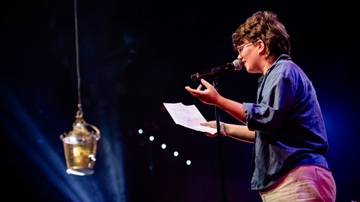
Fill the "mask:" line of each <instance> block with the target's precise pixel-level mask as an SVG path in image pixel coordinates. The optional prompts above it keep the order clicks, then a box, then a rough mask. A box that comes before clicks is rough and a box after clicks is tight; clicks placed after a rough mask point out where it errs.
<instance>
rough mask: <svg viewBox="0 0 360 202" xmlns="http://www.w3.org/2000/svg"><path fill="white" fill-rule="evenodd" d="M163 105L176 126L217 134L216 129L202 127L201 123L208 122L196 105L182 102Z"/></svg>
mask: <svg viewBox="0 0 360 202" xmlns="http://www.w3.org/2000/svg"><path fill="white" fill-rule="evenodd" d="M163 104H164V106H165V108H166V110H167V111H168V112H169V114H170V116H171V117H172V119H173V120H174V122H175V123H176V124H178V125H181V126H184V127H186V128H190V129H193V130H196V131H200V132H208V133H211V134H214V133H216V132H217V130H216V129H215V128H211V127H208V126H201V125H200V123H201V122H206V119H205V118H204V116H203V115H202V114H201V113H200V111H199V110H198V108H197V107H196V106H195V105H184V104H183V103H181V102H179V103H163Z"/></svg>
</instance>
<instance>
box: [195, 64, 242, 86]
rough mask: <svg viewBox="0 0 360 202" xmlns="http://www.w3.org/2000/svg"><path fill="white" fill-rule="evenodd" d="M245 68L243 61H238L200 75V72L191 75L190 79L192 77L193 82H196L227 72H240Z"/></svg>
mask: <svg viewBox="0 0 360 202" xmlns="http://www.w3.org/2000/svg"><path fill="white" fill-rule="evenodd" d="M243 67H244V64H243V63H242V62H241V61H239V60H237V59H236V60H234V61H232V62H229V63H226V64H225V65H220V66H217V67H214V68H212V69H209V70H206V71H203V72H200V73H199V72H198V73H196V74H193V75H191V76H190V77H191V80H192V81H195V80H199V79H202V78H204V77H208V76H217V75H219V74H220V73H223V72H227V71H232V70H235V71H240V70H241V69H242V68H243Z"/></svg>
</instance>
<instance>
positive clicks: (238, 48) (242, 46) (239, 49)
mask: <svg viewBox="0 0 360 202" xmlns="http://www.w3.org/2000/svg"><path fill="white" fill-rule="evenodd" d="M252 44H253V43H252V42H249V43H246V44H243V45H240V46H238V47H237V51H238V53H239V54H240V53H241V51H243V50H244V48H245V47H247V46H249V45H252Z"/></svg>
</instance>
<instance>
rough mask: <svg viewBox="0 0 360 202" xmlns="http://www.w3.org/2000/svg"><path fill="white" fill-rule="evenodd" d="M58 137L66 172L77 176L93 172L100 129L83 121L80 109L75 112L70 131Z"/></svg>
mask: <svg viewBox="0 0 360 202" xmlns="http://www.w3.org/2000/svg"><path fill="white" fill-rule="evenodd" d="M60 139H61V140H62V141H63V146H64V153H65V159H66V167H67V170H66V172H67V173H68V174H72V175H79V176H83V175H90V174H93V173H94V165H95V161H96V149H97V141H98V140H99V139H100V131H99V129H98V128H96V127H95V126H93V125H91V124H88V123H86V122H85V120H84V119H83V118H82V112H81V109H79V111H78V112H77V114H76V120H75V122H74V123H73V129H72V131H70V132H69V133H67V134H66V133H64V134H62V135H60Z"/></svg>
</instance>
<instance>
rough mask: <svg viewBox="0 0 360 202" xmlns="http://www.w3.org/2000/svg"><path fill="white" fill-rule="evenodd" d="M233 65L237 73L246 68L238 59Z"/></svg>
mask: <svg viewBox="0 0 360 202" xmlns="http://www.w3.org/2000/svg"><path fill="white" fill-rule="evenodd" d="M232 64H233V65H234V70H235V71H240V70H241V69H242V68H244V63H242V62H241V61H239V60H238V59H236V60H234V61H233V62H232Z"/></svg>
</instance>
